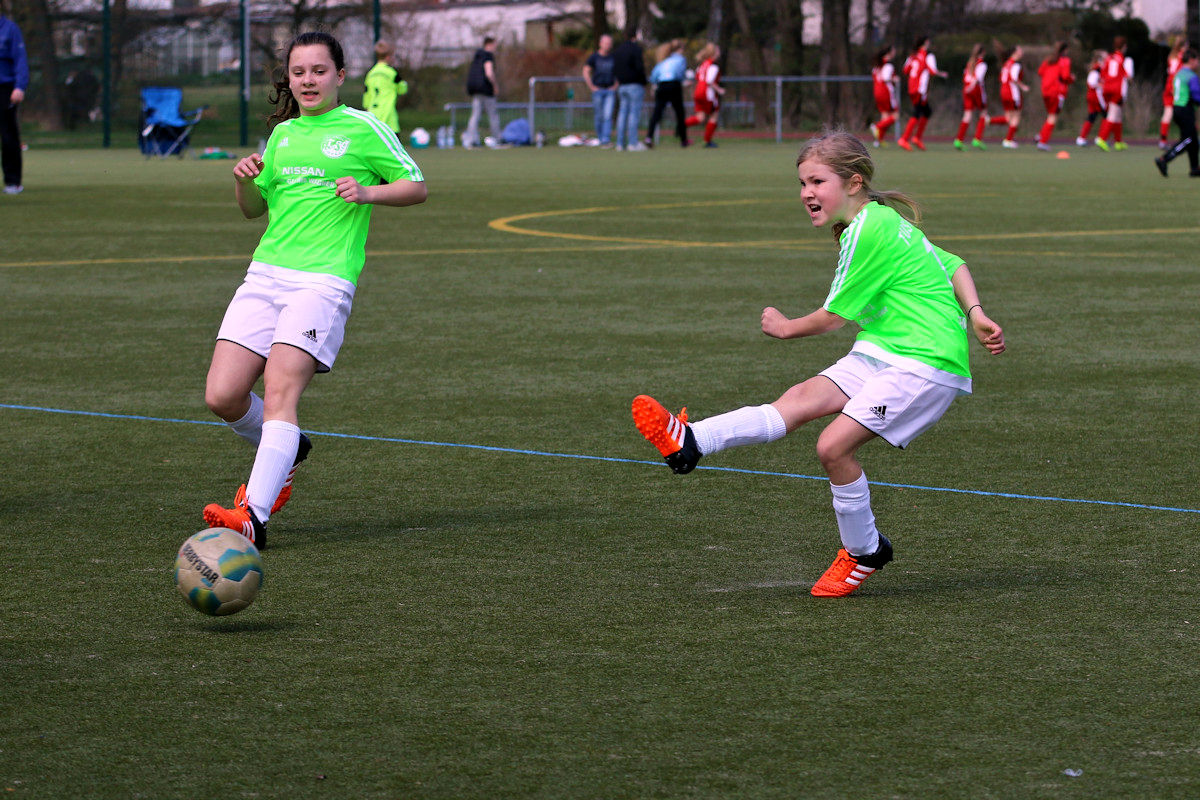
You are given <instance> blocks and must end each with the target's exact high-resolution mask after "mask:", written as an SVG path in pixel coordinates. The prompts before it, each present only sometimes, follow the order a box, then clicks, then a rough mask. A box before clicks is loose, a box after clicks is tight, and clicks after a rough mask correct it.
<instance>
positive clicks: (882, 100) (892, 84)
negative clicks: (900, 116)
mask: <svg viewBox="0 0 1200 800" xmlns="http://www.w3.org/2000/svg"><path fill="white" fill-rule="evenodd" d="M871 78H872V80H873V81H874V83H873V86H874V94H875V107H876V108H878V109H879V110H880V111H881V112H884V113H887V112H889V111H895V110H896V109H898V108H899V107H900V103H899V102H898V100H897V97H896V80H895V78H896V67H895V65H893V64H892V62H890V61H886V62H884V64H883V66H881V67H875V68H874V69H872V70H871Z"/></svg>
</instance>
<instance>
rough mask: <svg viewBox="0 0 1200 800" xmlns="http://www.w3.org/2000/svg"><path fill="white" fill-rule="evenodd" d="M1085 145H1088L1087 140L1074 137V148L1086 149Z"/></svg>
mask: <svg viewBox="0 0 1200 800" xmlns="http://www.w3.org/2000/svg"><path fill="white" fill-rule="evenodd" d="M1087 143H1088V141H1087V139H1085V138H1083V137H1082V136H1076V137H1075V146H1076V147H1087Z"/></svg>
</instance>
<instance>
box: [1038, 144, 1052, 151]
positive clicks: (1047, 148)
mask: <svg viewBox="0 0 1200 800" xmlns="http://www.w3.org/2000/svg"><path fill="white" fill-rule="evenodd" d="M1035 146H1036V147H1037V149H1038V150H1047V151H1048V150H1049V149H1050V145H1048V144H1046V143H1045V142H1038V143H1037V144H1036V145H1035Z"/></svg>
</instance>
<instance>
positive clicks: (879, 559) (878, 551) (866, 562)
mask: <svg viewBox="0 0 1200 800" xmlns="http://www.w3.org/2000/svg"><path fill="white" fill-rule="evenodd" d="M854 560H855V561H857V562H858V563H859V564H862V565H863V566H864V567H872V568H874V569H883V566H884V565H885V564H887V563H888V562H890V561H891V560H892V543H891V542H889V541H888V538H887V537H886V536H884V535H883V534H882V533H881V534H879V547H876V548H875V552H874V553H871V554H870V555H867V556H855V557H854Z"/></svg>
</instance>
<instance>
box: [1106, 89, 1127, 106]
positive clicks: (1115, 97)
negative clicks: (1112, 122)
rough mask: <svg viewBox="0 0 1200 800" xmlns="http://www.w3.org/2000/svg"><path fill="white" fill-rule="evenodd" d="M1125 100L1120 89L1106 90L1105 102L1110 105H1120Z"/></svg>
mask: <svg viewBox="0 0 1200 800" xmlns="http://www.w3.org/2000/svg"><path fill="white" fill-rule="evenodd" d="M1123 100H1124V98H1123V97H1121V93H1120V92H1119V91H1117V92H1110V91H1109V90H1108V89H1105V90H1104V102H1106V103H1108V104H1109V105H1110V106H1119V105H1121V102H1122V101H1123Z"/></svg>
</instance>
